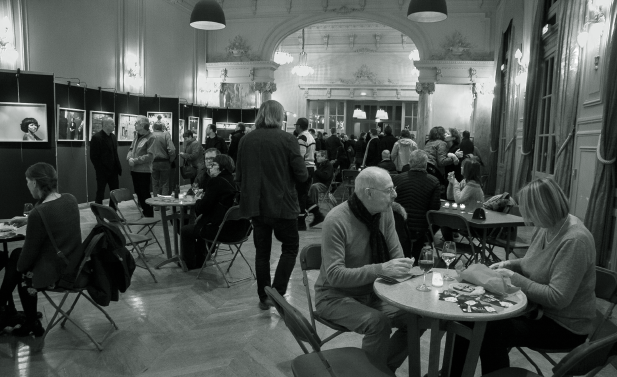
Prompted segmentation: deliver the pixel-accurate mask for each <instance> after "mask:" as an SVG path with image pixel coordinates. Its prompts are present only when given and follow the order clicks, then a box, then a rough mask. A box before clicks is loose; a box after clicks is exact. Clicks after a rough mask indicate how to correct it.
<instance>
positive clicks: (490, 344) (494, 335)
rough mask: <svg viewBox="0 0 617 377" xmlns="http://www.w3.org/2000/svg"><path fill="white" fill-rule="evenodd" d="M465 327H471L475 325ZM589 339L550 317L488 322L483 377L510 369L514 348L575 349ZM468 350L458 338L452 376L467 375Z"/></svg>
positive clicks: (467, 345)
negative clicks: (512, 349)
mask: <svg viewBox="0 0 617 377" xmlns="http://www.w3.org/2000/svg"><path fill="white" fill-rule="evenodd" d="M463 323H464V324H465V325H466V326H469V327H473V324H474V323H473V322H463ZM586 338H587V336H586V335H577V334H574V333H572V332H570V331H569V330H567V329H566V328H564V327H562V326H560V325H558V324H557V322H555V321H553V320H552V319H550V318H548V317H542V318H541V319H539V320H537V321H536V320H532V319H529V318H527V317H516V318H508V319H504V320H501V321H493V322H488V323H487V325H486V332H485V333H484V340H483V341H482V347H481V348H480V361H481V363H482V374H483V375H485V374H487V373H491V372H494V371H496V370H499V369H502V368H507V367H509V366H510V359H509V358H508V350H509V349H510V348H511V347H538V348H549V349H550V348H560V349H561V348H568V347H572V348H574V347H576V346H578V345H579V344H582V343H584V342H585V339H586ZM468 348H469V341H468V340H467V339H465V338H462V337H460V336H456V337H455V340H454V352H453V355H452V369H451V372H450V376H452V377H458V376H460V375H461V373H463V365H464V364H465V356H467V349H468Z"/></svg>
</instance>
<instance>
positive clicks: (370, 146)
mask: <svg viewBox="0 0 617 377" xmlns="http://www.w3.org/2000/svg"><path fill="white" fill-rule="evenodd" d="M367 150H368V151H367ZM364 153H366V163H365V165H366V166H377V164H379V162H380V161H381V150H380V149H379V139H378V138H374V139H371V140H369V141H368V142H367V144H366V147H365V152H364ZM362 158H364V156H362Z"/></svg>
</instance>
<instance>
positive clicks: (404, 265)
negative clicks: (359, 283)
mask: <svg viewBox="0 0 617 377" xmlns="http://www.w3.org/2000/svg"><path fill="white" fill-rule="evenodd" d="M412 267H413V259H409V258H396V259H392V260H389V261H387V262H386V263H383V264H382V265H381V268H382V269H383V274H384V275H386V276H391V277H402V276H406V275H408V274H409V270H411V268H412Z"/></svg>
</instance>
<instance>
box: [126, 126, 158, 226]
mask: <svg viewBox="0 0 617 377" xmlns="http://www.w3.org/2000/svg"><path fill="white" fill-rule="evenodd" d="M154 141H155V139H154V136H153V135H152V132H150V121H149V120H148V118H146V117H145V116H141V117H139V118H137V121H135V139H133V142H132V143H131V148H130V149H129V153H128V154H127V156H126V159H127V161H128V162H129V166H130V167H131V178H132V179H133V190H134V191H135V194H137V200H138V201H139V205H140V206H141V210H142V212H143V214H144V217H154V210H153V209H152V206H151V205H150V204H147V203H146V199H148V198H150V179H151V177H152V160H154V152H153V144H154Z"/></svg>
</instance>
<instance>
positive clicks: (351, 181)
mask: <svg viewBox="0 0 617 377" xmlns="http://www.w3.org/2000/svg"><path fill="white" fill-rule="evenodd" d="M358 174H360V171H359V170H353V169H352V170H347V169H346V170H343V171H342V172H341V180H342V181H343V182H342V184H343V188H344V189H345V190H344V191H343V197H342V198H341V201H345V196H347V197H350V196H351V193H352V192H353V190H354V188H355V187H356V177H357V176H358Z"/></svg>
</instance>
